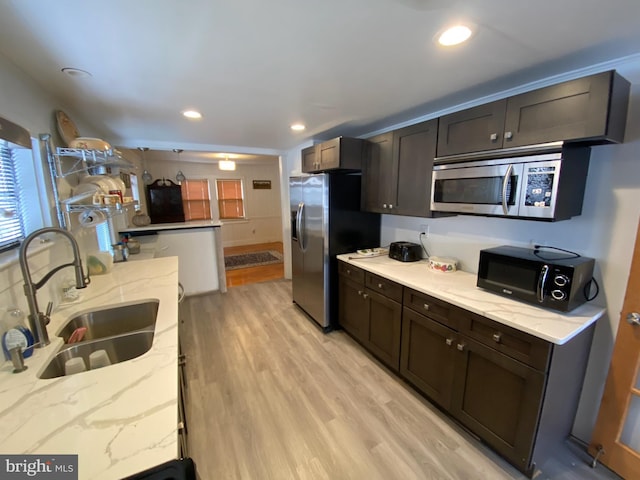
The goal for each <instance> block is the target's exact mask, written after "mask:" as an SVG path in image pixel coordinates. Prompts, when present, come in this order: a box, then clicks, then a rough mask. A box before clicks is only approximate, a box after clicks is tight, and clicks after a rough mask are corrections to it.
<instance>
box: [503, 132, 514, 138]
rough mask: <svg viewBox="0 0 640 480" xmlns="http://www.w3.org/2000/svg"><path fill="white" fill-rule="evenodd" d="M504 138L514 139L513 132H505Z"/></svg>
mask: <svg viewBox="0 0 640 480" xmlns="http://www.w3.org/2000/svg"><path fill="white" fill-rule="evenodd" d="M504 138H505V139H507V140H511V139H512V138H513V132H504Z"/></svg>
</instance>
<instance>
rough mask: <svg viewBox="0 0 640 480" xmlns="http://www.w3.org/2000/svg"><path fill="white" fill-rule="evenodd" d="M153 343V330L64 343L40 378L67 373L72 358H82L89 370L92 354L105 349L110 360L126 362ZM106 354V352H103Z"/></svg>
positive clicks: (60, 375)
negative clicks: (67, 366)
mask: <svg viewBox="0 0 640 480" xmlns="http://www.w3.org/2000/svg"><path fill="white" fill-rule="evenodd" d="M152 344H153V330H147V331H138V332H131V333H125V334H122V335H118V336H115V337H110V338H104V339H102V340H93V341H86V342H82V343H76V344H71V345H64V346H63V347H62V348H61V349H60V351H59V352H58V353H57V354H56V356H55V357H53V358H52V359H51V361H50V362H49V364H48V365H47V366H46V367H45V369H44V370H43V371H42V372H41V373H40V375H39V378H43V379H46V378H56V377H62V376H64V375H65V364H66V363H67V361H68V360H70V359H72V358H82V359H83V360H84V365H85V366H86V369H87V370H88V369H89V368H90V366H91V360H90V358H89V357H90V355H91V354H92V353H93V352H97V351H99V350H104V351H105V352H106V355H107V356H108V360H109V362H110V363H111V364H112V365H113V364H114V363H120V362H124V361H126V360H131V359H132V358H136V357H139V356H140V355H142V354H143V353H145V352H148V351H149V349H150V348H151V345H152ZM103 355H104V354H103Z"/></svg>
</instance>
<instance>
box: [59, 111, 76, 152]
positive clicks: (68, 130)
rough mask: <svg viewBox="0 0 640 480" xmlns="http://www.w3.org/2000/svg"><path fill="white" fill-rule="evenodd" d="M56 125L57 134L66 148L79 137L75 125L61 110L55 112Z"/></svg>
mask: <svg viewBox="0 0 640 480" xmlns="http://www.w3.org/2000/svg"><path fill="white" fill-rule="evenodd" d="M56 123H57V124H58V133H59V134H60V136H61V137H62V140H63V141H64V143H66V144H67V146H69V144H70V143H71V142H72V141H73V140H75V139H76V138H77V137H79V136H80V132H78V128H77V127H76V124H75V123H73V121H72V120H71V119H70V118H69V116H68V115H67V114H66V113H64V112H63V111H62V110H57V111H56Z"/></svg>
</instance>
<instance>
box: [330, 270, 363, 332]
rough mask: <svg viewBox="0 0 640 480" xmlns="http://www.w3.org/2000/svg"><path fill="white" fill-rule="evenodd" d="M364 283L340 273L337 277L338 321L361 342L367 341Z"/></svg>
mask: <svg viewBox="0 0 640 480" xmlns="http://www.w3.org/2000/svg"><path fill="white" fill-rule="evenodd" d="M364 295H365V292H364V285H363V284H362V283H356V282H353V281H351V280H349V279H347V278H345V277H344V276H342V275H340V276H339V279H338V323H340V326H341V327H342V328H344V329H345V330H346V331H347V332H348V333H349V334H351V336H353V337H354V338H355V339H356V340H358V341H359V342H361V343H365V342H366V341H367V336H368V327H369V311H368V309H369V302H368V301H367V298H366V297H365V296H364Z"/></svg>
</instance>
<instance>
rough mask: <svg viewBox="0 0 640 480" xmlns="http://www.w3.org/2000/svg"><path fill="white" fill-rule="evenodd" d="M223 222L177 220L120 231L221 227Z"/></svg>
mask: <svg viewBox="0 0 640 480" xmlns="http://www.w3.org/2000/svg"><path fill="white" fill-rule="evenodd" d="M221 226H222V222H220V221H219V220H193V221H190V222H175V223H152V224H150V225H147V226H145V227H130V228H124V229H120V230H119V232H120V233H126V232H157V231H160V230H182V229H190V228H214V227H221Z"/></svg>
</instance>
